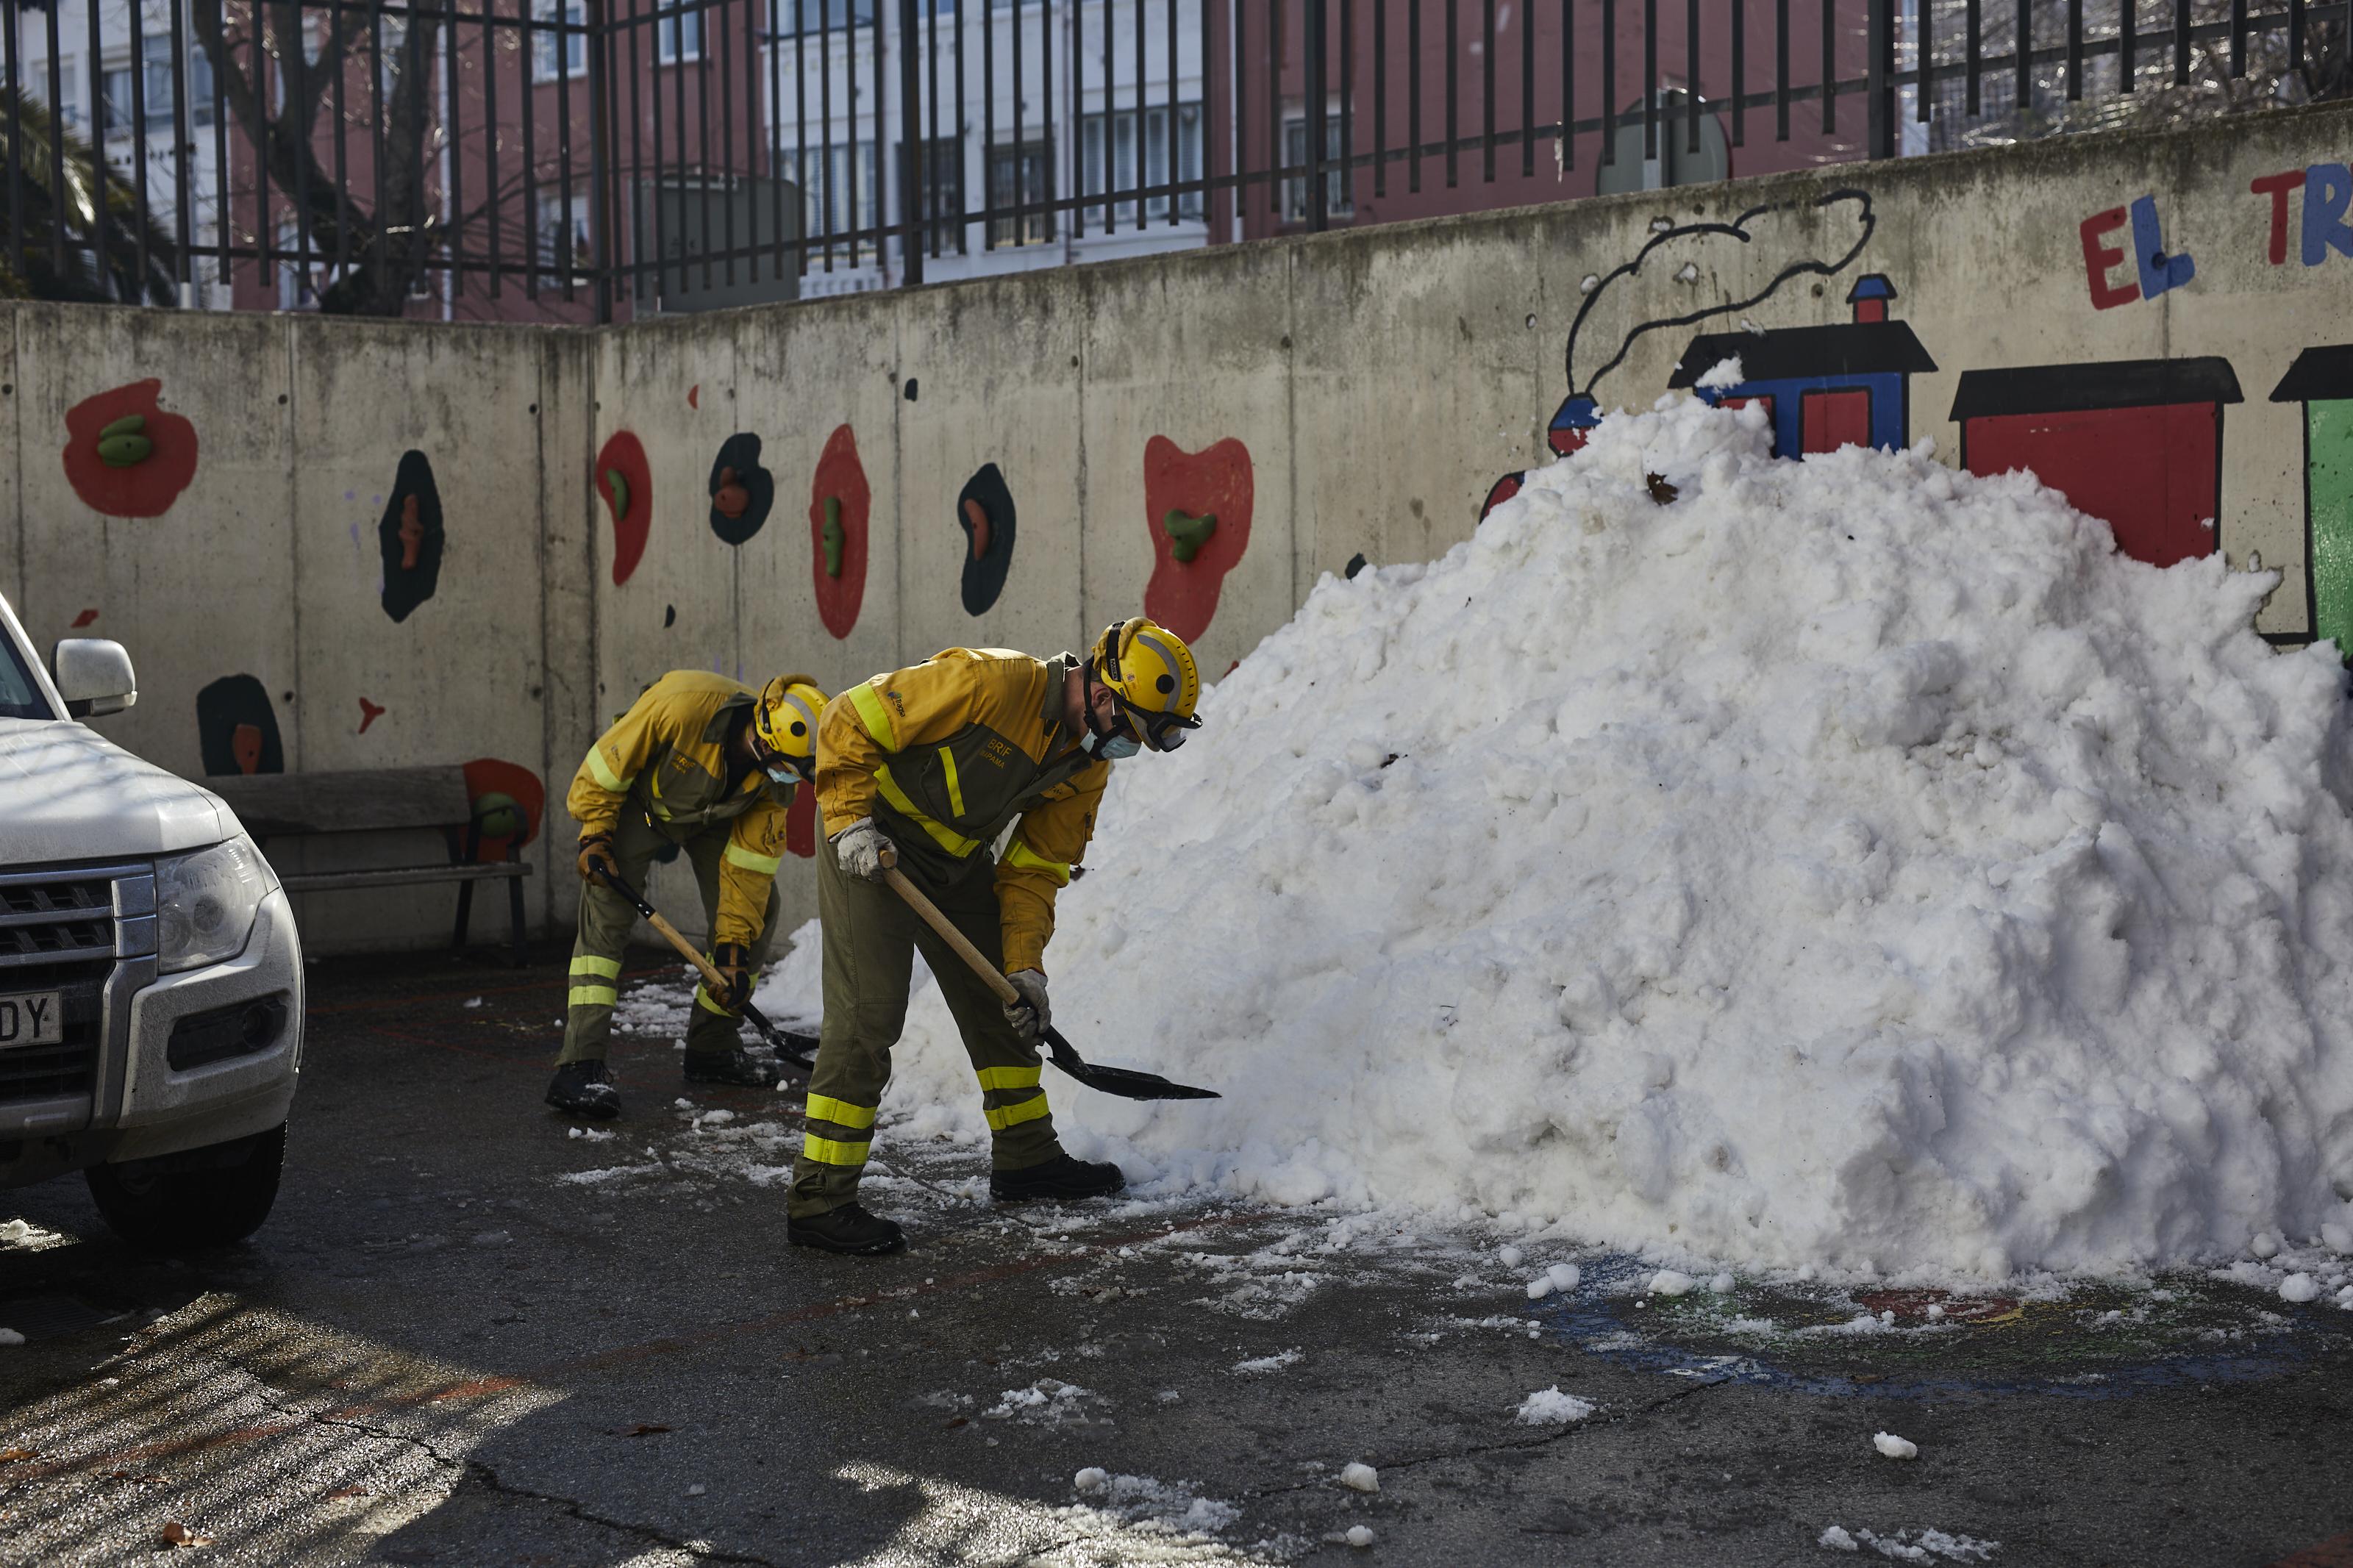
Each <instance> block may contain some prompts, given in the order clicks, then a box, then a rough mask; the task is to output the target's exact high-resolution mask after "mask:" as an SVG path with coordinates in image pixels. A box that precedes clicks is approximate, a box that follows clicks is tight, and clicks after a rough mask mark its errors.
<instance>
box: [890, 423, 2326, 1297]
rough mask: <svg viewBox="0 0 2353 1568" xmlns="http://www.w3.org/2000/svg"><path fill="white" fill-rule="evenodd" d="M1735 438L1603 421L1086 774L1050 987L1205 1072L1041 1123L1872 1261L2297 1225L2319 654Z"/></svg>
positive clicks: (2128, 1244) (963, 1109)
mask: <svg viewBox="0 0 2353 1568" xmlns="http://www.w3.org/2000/svg"><path fill="white" fill-rule="evenodd" d="M1766 442H1767V437H1766V432H1765V428H1764V424H1763V419H1762V416H1761V413H1760V412H1759V411H1756V410H1744V411H1741V412H1739V413H1729V412H1723V411H1716V410H1710V409H1706V408H1704V407H1703V406H1702V405H1698V404H1695V403H1693V402H1690V401H1689V400H1687V399H1685V400H1674V401H1669V402H1662V405H1661V406H1660V407H1659V408H1657V409H1655V410H1653V411H1651V412H1648V413H1644V414H1640V415H1632V416H1614V417H1612V418H1609V419H1608V420H1605V421H1604V422H1603V424H1602V425H1601V426H1600V427H1599V430H1598V431H1597V432H1596V434H1595V437H1594V438H1593V441H1592V443H1591V445H1590V446H1589V447H1587V449H1586V450H1584V451H1583V452H1581V453H1579V454H1577V456H1576V457H1574V458H1568V459H1567V460H1564V461H1562V462H1560V463H1556V464H1555V465H1553V466H1552V467H1550V468H1546V469H1544V470H1542V471H1539V472H1537V473H1535V474H1532V475H1531V476H1530V478H1529V479H1528V481H1527V484H1526V486H1525V489H1523V490H1522V492H1521V493H1520V494H1519V496H1517V497H1516V498H1514V500H1511V501H1509V502H1506V503H1505V504H1504V505H1503V506H1502V507H1499V508H1498V509H1497V510H1495V511H1494V513H1493V514H1492V515H1491V516H1490V517H1489V518H1488V519H1487V521H1485V522H1484V523H1483V524H1482V525H1481V527H1480V529H1479V531H1478V533H1477V535H1476V536H1475V537H1474V538H1473V539H1472V541H1470V542H1467V543H1465V544H1463V545H1461V546H1459V547H1457V548H1456V549H1454V550H1452V551H1451V552H1448V554H1447V555H1446V556H1445V557H1444V558H1443V559H1441V560H1440V561H1438V562H1436V563H1430V564H1427V565H1403V566H1393V567H1384V568H1380V569H1377V570H1372V571H1367V572H1365V573H1362V574H1359V575H1358V576H1356V578H1355V579H1353V580H1345V581H1344V580H1342V579H1339V578H1336V577H1327V578H1326V579H1325V580H1324V581H1323V582H1322V583H1320V584H1318V585H1317V586H1316V588H1315V590H1314V593H1313V594H1312V595H1310V597H1309V599H1308V602H1307V604H1306V605H1304V606H1303V608H1302V609H1301V611H1300V612H1299V614H1298V616H1296V617H1295V618H1294V619H1293V622H1292V623H1291V624H1290V625H1289V626H1285V627H1283V628H1282V629H1280V630H1278V631H1277V632H1275V633H1274V634H1273V635H1272V636H1271V637H1268V638H1267V639H1266V641H1265V642H1264V643H1263V644H1262V645H1261V647H1259V648H1258V649H1257V651H1255V652H1254V653H1253V654H1252V655H1251V656H1250V658H1249V659H1248V660H1247V661H1245V662H1244V663H1243V665H1242V666H1241V667H1240V668H1239V669H1237V670H1236V671H1234V672H1233V673H1232V674H1231V675H1230V676H1229V677H1228V678H1227V679H1225V680H1224V681H1223V682H1222V683H1221V684H1220V685H1219V687H1218V689H1216V690H1215V691H1214V692H1212V693H1211V694H1210V695H1209V696H1208V698H1207V699H1206V700H1205V702H1204V705H1203V706H1204V716H1205V718H1206V720H1207V726H1206V728H1204V729H1203V730H1202V731H1200V733H1199V734H1198V736H1197V737H1196V738H1195V740H1194V741H1193V742H1192V743H1191V744H1190V745H1188V746H1187V747H1186V748H1185V749H1184V751H1183V752H1179V753H1177V754H1176V755H1173V756H1168V757H1144V758H1139V759H1137V760H1136V761H1134V762H1133V763H1127V764H1124V765H1123V766H1121V767H1120V768H1118V769H1117V770H1116V777H1115V779H1114V781H1113V787H1112V791H1111V798H1109V799H1107V800H1106V802H1105V804H1104V805H1103V811H1102V824H1103V826H1102V830H1101V833H1100V835H1099V837H1098V838H1097V841H1096V844H1095V846H1094V847H1093V848H1092V850H1091V852H1090V854H1089V857H1088V860H1089V867H1088V875H1087V876H1086V877H1085V879H1083V880H1082V881H1080V882H1077V883H1074V884H1073V885H1072V886H1071V888H1070V889H1067V891H1066V892H1065V893H1064V895H1063V899H1062V904H1061V911H1060V925H1061V930H1060V935H1059V936H1058V937H1057V938H1056V940H1055V942H1054V944H1053V946H1052V949H1051V950H1050V953H1049V955H1048V968H1049V970H1050V973H1052V975H1053V976H1054V1002H1055V1016H1056V1022H1057V1023H1058V1024H1059V1025H1060V1026H1061V1028H1062V1029H1063V1031H1064V1033H1066V1034H1068V1035H1069V1036H1070V1037H1071V1039H1072V1040H1073V1041H1074V1042H1075V1043H1076V1044H1077V1045H1078V1046H1079V1047H1080V1048H1081V1049H1082V1051H1086V1052H1088V1053H1089V1054H1090V1055H1091V1056H1093V1057H1096V1058H1100V1059H1102V1060H1104V1061H1107V1062H1116V1063H1133V1064H1135V1065H1138V1066H1144V1067H1148V1068H1152V1069H1154V1070H1155V1071H1160V1072H1165V1073H1167V1074H1169V1075H1170V1076H1172V1077H1175V1078H1177V1079H1183V1080H1186V1081H1189V1082H1196V1083H1203V1084H1208V1085H1210V1086H1213V1087H1215V1088H1218V1089H1221V1090H1222V1091H1223V1092H1224V1095H1225V1098H1224V1099H1222V1100H1215V1101H1206V1102H1191V1103H1184V1102H1180V1103H1176V1104H1160V1105H1139V1104H1134V1103H1130V1102H1124V1101H1119V1100H1110V1099H1107V1098H1103V1097H1101V1096H1095V1095H1090V1094H1085V1093H1082V1092H1080V1091H1078V1090H1076V1089H1073V1088H1072V1087H1071V1086H1070V1085H1069V1084H1068V1083H1067V1082H1066V1081H1065V1080H1062V1079H1059V1078H1055V1077H1053V1076H1051V1075H1050V1077H1049V1087H1050V1092H1051V1093H1052V1095H1053V1097H1054V1103H1055V1107H1056V1110H1057V1112H1058V1121H1059V1123H1060V1126H1061V1127H1062V1129H1063V1130H1064V1132H1065V1135H1066V1138H1067V1139H1068V1140H1069V1141H1070V1142H1072V1143H1073V1144H1074V1145H1076V1147H1077V1148H1078V1150H1079V1151H1080V1152H1087V1153H1092V1154H1095V1155H1098V1156H1099V1155H1102V1154H1104V1153H1109V1154H1113V1155H1115V1156H1117V1157H1119V1158H1121V1159H1123V1160H1124V1161H1126V1162H1128V1163H1130V1165H1131V1167H1132V1169H1133V1171H1134V1173H1136V1174H1137V1175H1139V1176H1145V1177H1150V1176H1155V1175H1156V1176H1158V1177H1159V1178H1161V1179H1162V1180H1164V1181H1166V1182H1168V1183H1170V1184H1199V1185H1216V1186H1221V1187H1223V1188H1225V1189H1226V1190H1228V1191H1229V1192H1233V1193H1237V1194H1242V1195H1246V1196H1255V1197H1259V1198H1262V1199H1267V1200H1271V1201H1274V1202H1278V1203H1283V1204H1304V1203H1312V1202H1315V1201H1318V1200H1321V1199H1324V1198H1327V1197H1329V1198H1336V1199H1339V1200H1341V1201H1343V1202H1345V1203H1349V1204H1368V1205H1410V1206H1415V1207H1419V1208H1422V1209H1425V1210H1430V1211H1435V1212H1437V1213H1439V1214H1440V1215H1459V1216H1462V1217H1468V1216H1470V1215H1472V1214H1475V1213H1486V1214H1511V1215H1517V1216H1519V1217H1521V1218H1522V1219H1536V1220H1567V1221H1568V1222H1569V1223H1570V1224H1571V1225H1573V1226H1574V1227H1575V1228H1576V1230H1577V1232H1578V1233H1579V1234H1581V1235H1584V1236H1587V1237H1591V1238H1592V1239H1594V1240H1596V1241H1600V1242H1606V1243H1609V1244H1613V1245H1618V1246H1627V1247H1660V1248H1663V1249H1666V1251H1667V1252H1668V1254H1669V1255H1670V1256H1671V1257H1682V1258H1689V1257H1693V1256H1699V1257H1706V1258H1713V1259H1717V1260H1722V1261H1726V1262H1735V1263H1739V1264H1744V1265H1754V1266H1761V1267H1767V1268H1777V1267H1789V1266H1793V1265H1797V1264H1800V1263H1805V1262H1809V1261H1811V1262H1816V1263H1820V1264H1821V1265H1823V1266H1825V1267H1826V1268H1830V1269H1832V1270H1834V1271H1839V1272H1844V1273H1849V1274H1859V1273H1860V1272H1861V1271H1862V1270H1863V1269H1864V1268H1867V1267H1868V1268H1876V1269H1878V1270H1879V1271H1881V1273H1882V1276H1883V1277H1885V1276H1886V1275H1888V1274H1905V1273H1911V1274H1916V1275H1924V1276H1936V1277H1953V1276H1959V1275H1977V1276H1982V1277H2000V1276H2005V1275H2008V1274H2010V1273H2011V1272H2012V1271H2014V1270H2019V1269H2026V1268H2052V1269H2058V1270H2067V1271H2075V1270H2110V1269H2120V1268H2137V1267H2142V1266H2147V1265H2151V1264H2157V1263H2160V1262H2166V1261H2170V1260H2175V1259H2181V1258H2199V1257H2211V1256H2217V1255H2220V1256H2234V1255H2236V1254H2237V1252H2238V1251H2239V1249H2240V1248H2241V1247H2242V1246H2243V1245H2244V1243H2245V1240H2246V1238H2247V1237H2248V1235H2249V1234H2250V1232H2251V1231H2252V1230H2253V1229H2256V1228H2259V1227H2260V1228H2264V1229H2279V1230H2284V1231H2286V1232H2287V1233H2289V1234H2291V1235H2295V1236H2307V1235H2313V1234H2316V1232H2317V1230H2318V1227H2319V1226H2320V1225H2321V1224H2322V1223H2324V1221H2335V1222H2337V1223H2343V1221H2344V1214H2345V1211H2344V1208H2343V1205H2342V1203H2341V1202H2340V1199H2341V1198H2342V1197H2343V1196H2345V1195H2347V1194H2353V1047H2348V1039H2347V1033H2346V1031H2347V1029H2348V1026H2349V1025H2353V968H2348V962H2353V826H2348V816H2347V812H2346V809H2345V805H2344V803H2343V800H2342V798H2341V796H2340V794H2339V790H2340V789H2341V788H2342V786H2343V784H2344V781H2343V779H2342V778H2341V777H2340V773H2339V766H2338V763H2337V757H2338V753H2339V752H2341V750H2342V746H2343V742H2344V741H2345V738H2346V737H2345V731H2344V728H2343V723H2344V721H2343V719H2342V717H2341V714H2342V710H2343V708H2344V696H2343V690H2342V688H2343V685H2344V681H2343V677H2342V673H2341V671H2340V670H2339V668H2338V667H2337V661H2336V659H2335V657H2334V656H2333V654H2332V653H2331V651H2330V650H2329V649H2327V647H2320V648H2315V649H2310V650H2305V651H2300V652H2292V653H2275V652H2274V651H2273V650H2272V649H2271V648H2270V647H2267V646H2266V645H2265V644H2264V643H2263V641H2262V640H2261V639H2260V638H2258V637H2256V636H2255V635H2254V634H2253V632H2252V631H2251V630H2250V629H2249V627H2250V624H2251V621H2252V617H2253V613H2254V610H2255V608H2256V606H2257V605H2258V603H2259V602H2260V601H2261V599H2262V598H2263V595H2265V594H2267V593H2268V592H2269V591H2270V590H2271V589H2272V588H2273V587H2274V586H2275V585H2276V583H2277V577H2276V575H2275V574H2233V573H2232V572H2230V571H2229V570H2228V569H2227V568H2226V566H2225V565H2224V563H2223V562H2222V561H2221V559H2219V558H2208V559H2205V560H2200V561H2197V562H2191V563H2184V564H2182V565H2179V566H2177V567H2175V568H2172V569H2171V570H2168V571H2165V572H2158V571H2156V570H2154V569H2151V568H2148V567H2146V566H2143V565H2140V564H2137V563H2133V562H2130V561H2127V560H2126V559H2124V558H2122V557H2120V556H2118V555H2116V553H2115V551H2114V547H2113V542H2112V539H2111V537H2110V535H2109V533H2108V531H2107V530H2106V528H2105V526H2103V525H2101V524H2100V523H2098V522H2096V521H2092V520H2089V519H2086V518H2084V517H2082V516H2080V515H2079V514H2077V513H2075V512H2073V511H2072V510H2070V509H2068V508H2067V506H2066V505H2065V504H2064V502H2063V500H2061V499H2060V498H2059V497H2058V496H2057V495H2055V494H2054V493H2052V492H2051V491H2048V490H2045V489H2042V488H2040V487H2039V486H2038V485H2037V484H2035V483H2034V482H2033V481H2032V480H2031V479H2029V478H2027V477H2024V476H2021V475H2011V476H2007V477H2002V478H1995V479H1979V478H1976V477H1972V476H1969V475H1967V474H1960V473H1956V472H1954V471H1952V470H1950V469H1947V468H1943V467H1941V466H1939V465H1938V464H1936V462H1935V461H1933V460H1932V459H1931V458H1928V457H1927V456H1926V454H1925V452H1905V453H1894V454H1888V453H1878V452H1866V451H1861V450H1855V449H1849V450H1846V451H1842V452H1839V453H1835V454H1831V455H1827V456H1822V457H1817V458H1811V459H1810V460H1808V461H1806V462H1803V463H1796V462H1786V461H1775V460H1773V459H1771V458H1768V457H1767V445H1766ZM1651 475H1657V476H1660V477H1661V479H1662V483H1660V484H1657V485H1655V486H1654V485H1652V484H1651V483H1650V482H1649V477H1650V476H1651ZM898 1067H899V1073H898V1078H897V1080H896V1081H895V1083H894V1084H893V1086H892V1091H891V1096H890V1098H889V1100H887V1101H886V1107H885V1108H886V1110H890V1111H892V1112H896V1113H899V1114H902V1115H903V1114H905V1113H907V1112H908V1111H911V1110H914V1109H916V1108H918V1107H921V1108H925V1109H927V1110H932V1111H933V1112H934V1113H935V1114H940V1115H952V1116H953V1117H954V1118H955V1120H956V1121H958V1123H959V1124H960V1125H963V1126H965V1127H972V1126H976V1125H977V1120H978V1111H979V1105H978V1100H977V1096H976V1094H975V1092H974V1090H973V1087H972V1079H971V1069H970V1068H969V1066H968V1065H967V1062H966V1059H965V1054H964V1051H963V1049H962V1047H961V1046H960V1045H959V1044H958V1043H957V1042H956V1040H955V1031H954V1028H953V1026H951V1025H950V1024H949V1022H948V1020H947V1017H946V1015H945V1012H944V1008H942V1006H941V1005H940V1004H939V1002H938V999H937V996H936V994H935V993H934V992H926V993H925V994H923V995H920V996H919V997H918V998H917V999H916V1003H915V1005H914V1007H913V1010H912V1012H911V1016H910V1023H909V1029H908V1036H907V1039H906V1041H905V1043H904V1044H903V1045H902V1047H901V1049H900V1052H899V1057H898ZM947 1108H953V1110H952V1111H951V1110H948V1109H947ZM2332 1189H2334V1190H2332Z"/></svg>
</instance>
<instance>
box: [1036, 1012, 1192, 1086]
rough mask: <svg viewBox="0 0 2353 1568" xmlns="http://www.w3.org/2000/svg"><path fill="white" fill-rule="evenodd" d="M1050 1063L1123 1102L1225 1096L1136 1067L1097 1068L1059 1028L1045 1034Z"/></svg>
mask: <svg viewBox="0 0 2353 1568" xmlns="http://www.w3.org/2000/svg"><path fill="white" fill-rule="evenodd" d="M1046 1045H1047V1047H1048V1049H1049V1051H1050V1057H1049V1058H1048V1059H1049V1060H1050V1061H1052V1062H1053V1064H1054V1065H1055V1066H1056V1067H1058V1068H1061V1069H1062V1070H1063V1071H1064V1072H1066V1073H1069V1074H1070V1075H1071V1077H1072V1078H1074V1079H1078V1080H1079V1081H1080V1082H1081V1083H1082V1084H1085V1085H1086V1086H1087V1087H1088V1088H1089V1089H1097V1090H1100V1091H1101V1092H1103V1093H1104V1094H1114V1095H1117V1096H1118V1097H1119V1098H1120V1099H1122V1100H1221V1099H1223V1098H1224V1096H1222V1095H1220V1094H1219V1093H1218V1091H1217V1090H1216V1089H1195V1088H1193V1087H1192V1086H1191V1085H1190V1084H1182V1083H1172V1082H1170V1081H1169V1080H1168V1079H1165V1078H1162V1077H1161V1076H1160V1075H1159V1074H1158V1073H1155V1072H1137V1071H1136V1070H1135V1069H1134V1068H1106V1067H1097V1066H1095V1065H1094V1064H1093V1063H1092V1062H1089V1061H1087V1060H1085V1059H1084V1058H1082V1057H1081V1056H1080V1055H1079V1053H1078V1052H1077V1051H1075V1050H1073V1049H1072V1048H1071V1042H1070V1041H1068V1040H1066V1039H1064V1038H1063V1037H1062V1032H1061V1031H1060V1029H1053V1028H1050V1029H1048V1030H1047V1031H1046Z"/></svg>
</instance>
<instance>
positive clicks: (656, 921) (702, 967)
mask: <svg viewBox="0 0 2353 1568" xmlns="http://www.w3.org/2000/svg"><path fill="white" fill-rule="evenodd" d="M640 912H641V913H642V912H644V911H640ZM646 923H647V924H649V925H650V926H652V927H653V928H654V930H656V931H659V932H661V933H662V935H663V937H664V938H666V939H667V940H668V941H669V942H670V946H672V947H674V948H676V949H678V955H679V956H680V957H681V958H683V959H684V960H686V961H687V962H688V963H691V964H692V965H694V967H695V968H696V969H697V970H699V971H700V972H701V973H702V984H703V988H704V989H705V990H707V991H709V992H710V993H711V994H712V995H713V996H723V995H725V994H727V982H726V981H724V980H723V979H721V978H720V974H719V971H718V970H717V969H716V968H715V967H713V966H712V962H711V961H710V960H709V959H707V958H705V957H703V956H702V954H701V953H700V952H696V951H695V949H694V944H693V943H692V942H689V941H687V940H686V938H684V937H682V936H681V935H679V934H678V927H676V926H674V925H672V924H670V921H666V920H664V919H662V917H661V916H660V915H659V914H652V913H647V914H646Z"/></svg>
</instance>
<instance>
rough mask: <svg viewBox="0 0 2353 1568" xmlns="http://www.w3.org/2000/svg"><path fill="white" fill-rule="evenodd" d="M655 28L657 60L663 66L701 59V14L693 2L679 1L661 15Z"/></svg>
mask: <svg viewBox="0 0 2353 1568" xmlns="http://www.w3.org/2000/svg"><path fill="white" fill-rule="evenodd" d="M656 26H657V27H658V28H659V39H660V44H659V52H658V57H657V58H659V60H660V61H661V63H662V64H663V65H666V66H667V65H675V64H677V63H678V62H679V61H681V60H699V59H701V58H702V10H701V9H700V8H699V7H698V6H696V5H695V0H680V4H678V5H673V6H671V7H670V9H669V10H667V11H664V12H662V13H661V19H660V21H659V23H657V24H656Z"/></svg>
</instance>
